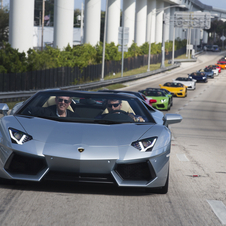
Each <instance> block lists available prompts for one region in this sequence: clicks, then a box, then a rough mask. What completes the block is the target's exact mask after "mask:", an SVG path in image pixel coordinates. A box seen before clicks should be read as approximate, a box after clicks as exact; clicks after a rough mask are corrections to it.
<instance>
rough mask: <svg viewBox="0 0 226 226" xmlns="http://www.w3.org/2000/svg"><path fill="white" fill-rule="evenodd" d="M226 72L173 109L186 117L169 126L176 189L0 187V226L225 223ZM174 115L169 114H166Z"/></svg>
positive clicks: (214, 56)
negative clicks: (160, 191)
mask: <svg viewBox="0 0 226 226" xmlns="http://www.w3.org/2000/svg"><path fill="white" fill-rule="evenodd" d="M219 54H220V55H224V54H223V53H211V52H208V53H207V54H203V55H200V56H199V57H198V61H197V62H196V63H182V65H181V67H180V68H179V69H176V70H173V71H171V72H167V73H164V74H159V75H156V76H152V77H151V78H146V79H141V80H139V81H134V82H131V83H127V85H128V86H127V88H124V89H127V90H131V91H137V90H139V89H144V88H146V87H158V85H159V84H163V83H165V82H167V81H172V79H174V78H176V77H178V76H187V74H188V73H190V72H193V71H195V70H198V69H201V68H203V67H204V66H207V65H208V64H214V63H216V61H217V60H218V59H219ZM225 96H226V71H223V72H222V73H221V74H220V75H219V76H218V77H216V78H214V79H209V82H208V83H204V84H202V83H198V84H197V88H196V90H195V91H189V92H188V96H187V97H186V98H174V105H173V107H172V108H171V110H170V111H169V112H171V113H179V114H181V115H182V116H183V121H182V122H181V123H180V124H175V125H172V126H171V127H170V129H171V131H172V134H173V136H172V149H171V158H170V182H169V192H168V193H167V194H166V195H159V194H147V193H145V192H144V190H142V189H131V188H117V187H111V186H106V185H95V186H94V185H78V184H73V183H25V182H20V183H17V184H9V185H0V225H1V226H6V225H7V226H13V225H15V226H18V225H19V226H20V225H23V226H33V225H34V226H49V225H51V226H55V225H56V226H58V225H67V226H70V225H79V226H80V225H81V226H82V225H84V226H89V225H92V226H94V225H97V226H99V225H101V226H102V225H103V226H108V225H110V226H113V225H115V226H121V225H123V226H124V225H132V226H133V225H136V226H141V225H145V226H146V225H151V226H152V225H154V226H155V225H158V226H165V225H166V226H168V225H169V226H171V225H172V226H179V225H184V226H185V225H186V226H190V225H194V226H208V225H209V226H214V225H219V226H220V225H225V224H226V207H225V205H226V189H225V188H226V164H225V163H226V150H225V146H226V139H225V138H226V117H225V115H226V101H225ZM164 113H168V112H164Z"/></svg>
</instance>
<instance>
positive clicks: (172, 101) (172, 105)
mask: <svg viewBox="0 0 226 226" xmlns="http://www.w3.org/2000/svg"><path fill="white" fill-rule="evenodd" d="M170 103H171V107H172V106H173V99H172V100H171V102H170Z"/></svg>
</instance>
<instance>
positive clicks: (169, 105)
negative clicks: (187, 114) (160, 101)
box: [167, 103, 171, 111]
mask: <svg viewBox="0 0 226 226" xmlns="http://www.w3.org/2000/svg"><path fill="white" fill-rule="evenodd" d="M170 108H171V104H170V103H169V104H168V108H167V111H169V110H170Z"/></svg>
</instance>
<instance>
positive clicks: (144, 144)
mask: <svg viewBox="0 0 226 226" xmlns="http://www.w3.org/2000/svg"><path fill="white" fill-rule="evenodd" d="M156 141H157V137H151V138H147V139H143V140H138V141H135V142H133V143H132V144H131V145H132V146H133V147H134V148H136V149H138V150H139V151H141V152H145V151H152V148H153V147H154V145H155V142H156Z"/></svg>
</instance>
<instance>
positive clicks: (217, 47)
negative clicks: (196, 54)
mask: <svg viewBox="0 0 226 226" xmlns="http://www.w3.org/2000/svg"><path fill="white" fill-rule="evenodd" d="M212 51H213V52H220V51H221V49H220V48H219V46H218V45H213V46H212Z"/></svg>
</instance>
